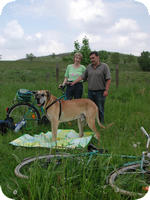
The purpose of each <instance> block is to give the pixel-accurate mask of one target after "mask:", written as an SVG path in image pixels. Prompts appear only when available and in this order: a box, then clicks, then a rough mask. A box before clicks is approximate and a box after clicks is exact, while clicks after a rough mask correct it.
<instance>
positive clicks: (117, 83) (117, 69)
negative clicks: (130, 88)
mask: <svg viewBox="0 0 150 200" xmlns="http://www.w3.org/2000/svg"><path fill="white" fill-rule="evenodd" d="M118 86H119V65H118V64H116V88H118Z"/></svg>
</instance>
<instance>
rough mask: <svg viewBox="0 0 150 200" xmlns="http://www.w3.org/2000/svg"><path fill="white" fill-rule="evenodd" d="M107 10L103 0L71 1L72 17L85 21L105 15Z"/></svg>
mask: <svg viewBox="0 0 150 200" xmlns="http://www.w3.org/2000/svg"><path fill="white" fill-rule="evenodd" d="M105 16H106V11H105V6H104V3H103V2H102V0H72V1H70V17H71V19H73V20H83V21H84V22H88V21H93V20H96V19H97V18H99V17H105Z"/></svg>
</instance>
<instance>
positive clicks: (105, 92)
mask: <svg viewBox="0 0 150 200" xmlns="http://www.w3.org/2000/svg"><path fill="white" fill-rule="evenodd" d="M110 83H111V79H108V80H107V81H106V87H105V91H104V94H103V96H105V97H106V96H108V90H109V87H110Z"/></svg>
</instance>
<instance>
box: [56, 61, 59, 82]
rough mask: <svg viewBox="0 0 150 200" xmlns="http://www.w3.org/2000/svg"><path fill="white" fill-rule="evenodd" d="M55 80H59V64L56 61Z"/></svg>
mask: <svg viewBox="0 0 150 200" xmlns="http://www.w3.org/2000/svg"><path fill="white" fill-rule="evenodd" d="M56 82H57V83H58V82H59V65H58V63H57V64H56Z"/></svg>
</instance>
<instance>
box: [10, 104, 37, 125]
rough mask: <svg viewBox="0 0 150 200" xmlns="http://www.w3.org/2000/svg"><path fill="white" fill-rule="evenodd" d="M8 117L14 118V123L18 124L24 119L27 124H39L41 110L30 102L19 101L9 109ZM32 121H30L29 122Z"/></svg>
mask: <svg viewBox="0 0 150 200" xmlns="http://www.w3.org/2000/svg"><path fill="white" fill-rule="evenodd" d="M7 117H11V118H13V120H14V124H18V123H19V122H20V121H22V120H23V119H24V120H25V121H26V124H25V126H26V127H30V126H32V125H38V124H39V123H40V121H41V116H40V113H39V111H38V110H37V108H36V107H35V106H33V105H32V104H30V103H17V104H14V105H13V106H12V107H10V108H9V109H8V112H7ZM29 122H30V123H29Z"/></svg>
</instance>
